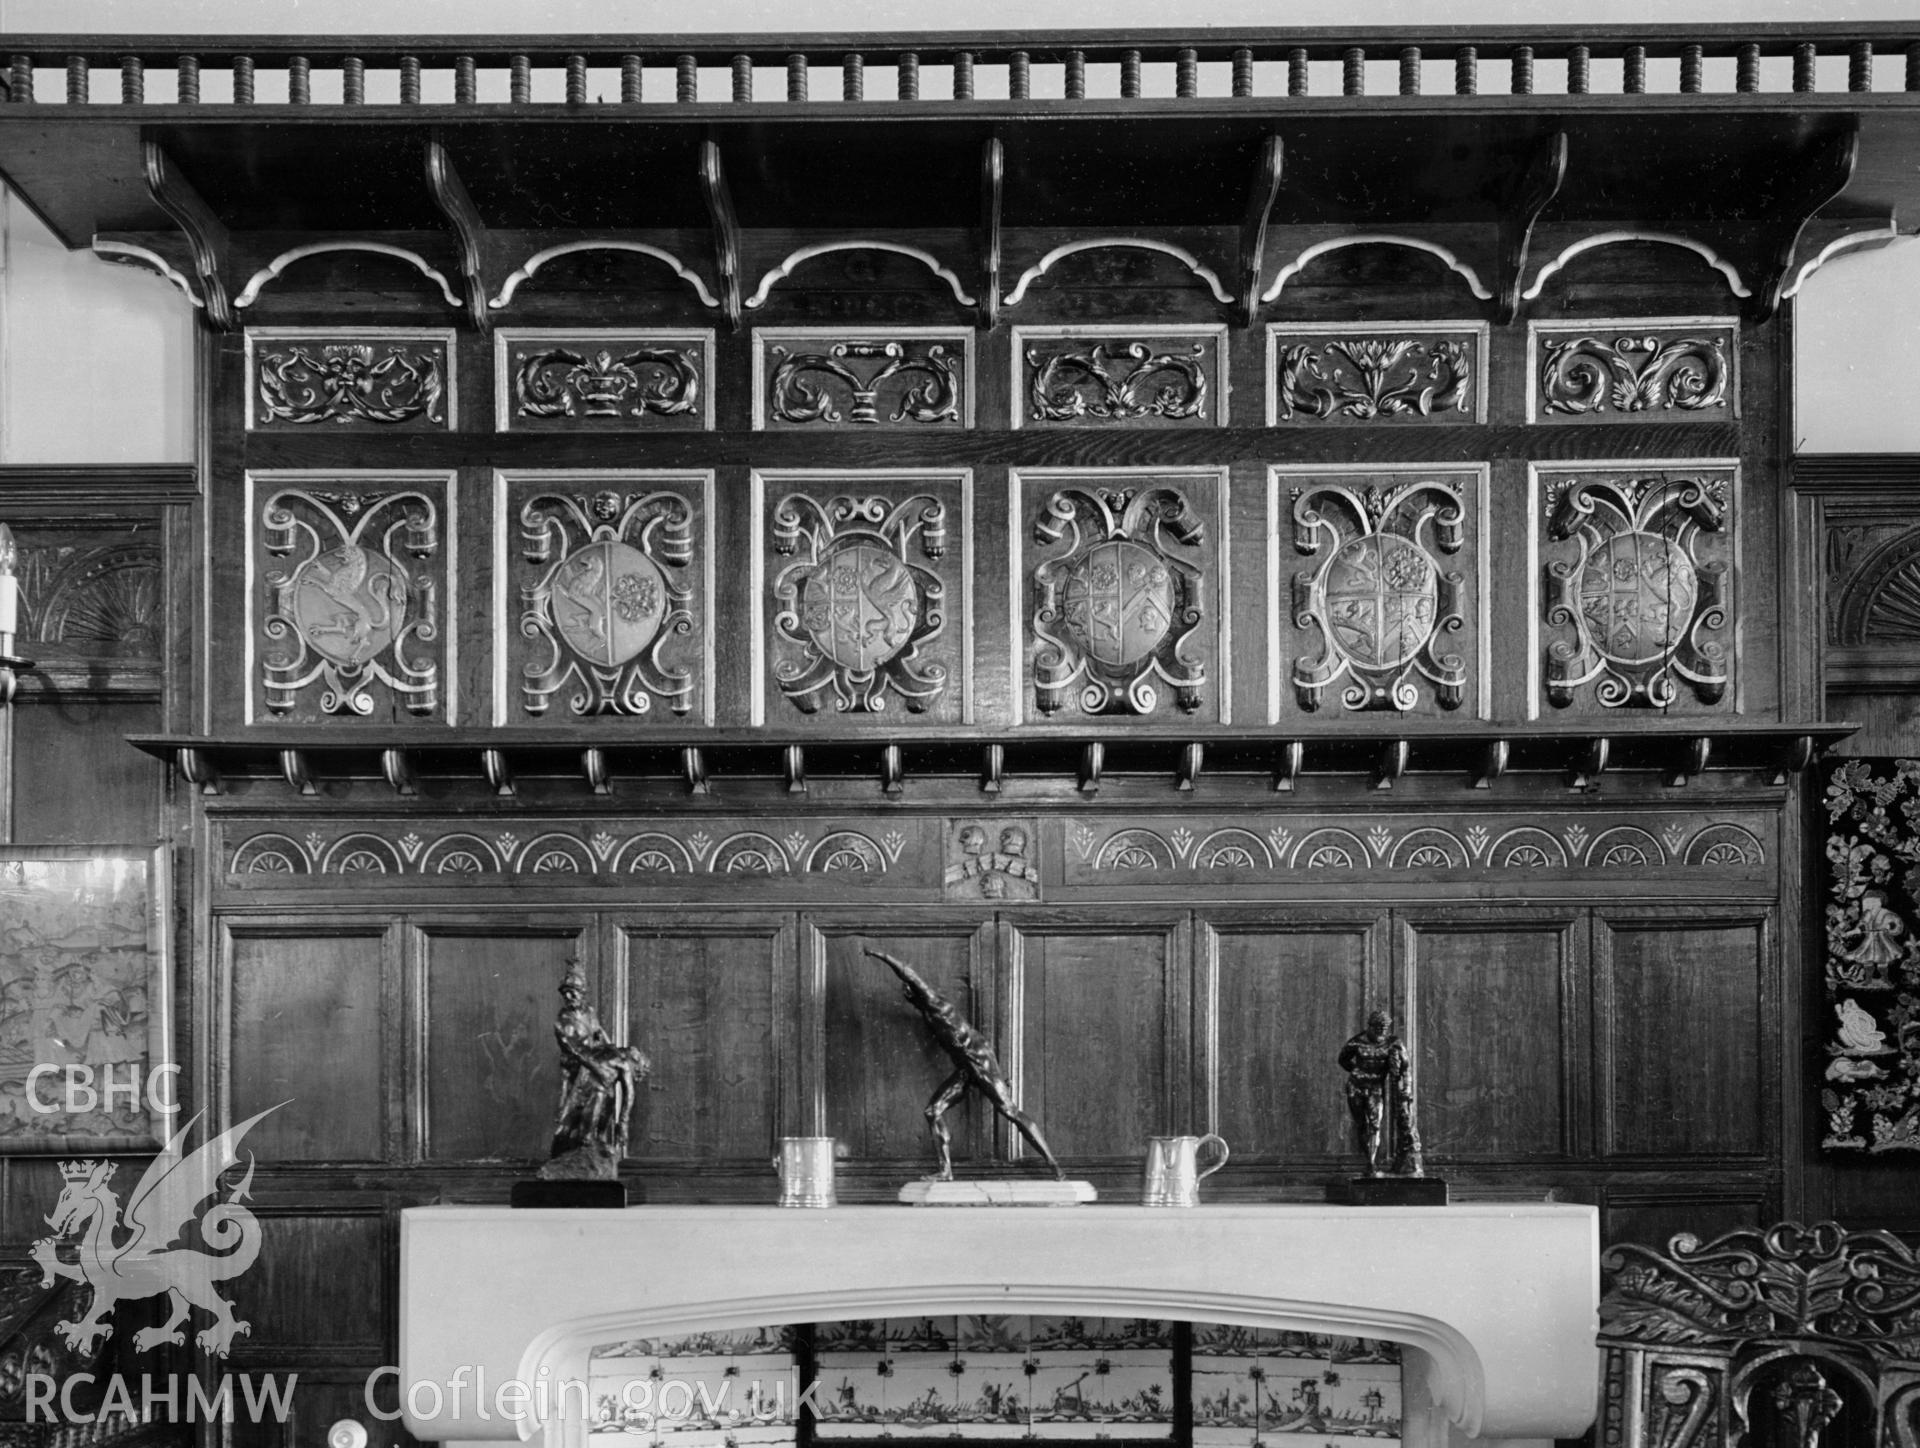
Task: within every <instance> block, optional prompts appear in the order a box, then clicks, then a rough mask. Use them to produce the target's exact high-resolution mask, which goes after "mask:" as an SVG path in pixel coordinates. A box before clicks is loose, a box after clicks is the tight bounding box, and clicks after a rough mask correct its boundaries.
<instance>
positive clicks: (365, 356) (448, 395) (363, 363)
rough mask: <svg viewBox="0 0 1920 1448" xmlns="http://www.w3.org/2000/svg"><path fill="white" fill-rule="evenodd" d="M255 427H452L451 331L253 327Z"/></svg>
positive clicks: (251, 406) (251, 411) (251, 417)
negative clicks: (273, 329)
mask: <svg viewBox="0 0 1920 1448" xmlns="http://www.w3.org/2000/svg"><path fill="white" fill-rule="evenodd" d="M247 370H248V386H249V392H248V406H247V425H248V426H249V427H253V428H272V427H279V426H294V427H305V426H311V425H313V424H316V423H334V424H339V425H342V426H373V427H396V426H413V427H431V428H448V427H451V426H452V414H453V407H452V395H453V377H452V373H453V365H452V340H451V334H449V333H444V332H432V333H425V334H409V333H361V332H357V331H354V330H351V329H343V330H335V331H331V332H307V331H304V330H303V331H291V330H290V331H286V332H250V333H248V335H247Z"/></svg>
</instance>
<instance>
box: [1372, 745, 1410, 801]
mask: <svg viewBox="0 0 1920 1448" xmlns="http://www.w3.org/2000/svg"><path fill="white" fill-rule="evenodd" d="M1412 753H1413V746H1412V744H1411V743H1410V742H1409V741H1408V740H1405V739H1394V740H1390V741H1388V743H1387V744H1386V745H1385V746H1384V747H1383V748H1382V749H1381V750H1380V758H1379V760H1378V762H1376V763H1375V764H1374V766H1373V787H1374V788H1375V789H1392V788H1393V782H1394V781H1395V780H1396V779H1399V778H1401V777H1402V776H1403V775H1405V774H1406V772H1407V760H1408V758H1409V757H1410V756H1411V755H1412Z"/></svg>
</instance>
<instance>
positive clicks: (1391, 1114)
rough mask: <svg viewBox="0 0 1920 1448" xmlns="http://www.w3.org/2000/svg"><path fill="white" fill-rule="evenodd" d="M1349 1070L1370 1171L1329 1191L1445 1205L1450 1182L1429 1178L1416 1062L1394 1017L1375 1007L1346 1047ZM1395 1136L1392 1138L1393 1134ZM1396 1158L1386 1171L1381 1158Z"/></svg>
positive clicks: (1357, 1130)
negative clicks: (1410, 1057) (1396, 1028)
mask: <svg viewBox="0 0 1920 1448" xmlns="http://www.w3.org/2000/svg"><path fill="white" fill-rule="evenodd" d="M1340 1069H1341V1070H1343V1071H1345V1072H1346V1073H1347V1113H1348V1115H1350V1116H1351V1117H1352V1118H1353V1131H1354V1136H1355V1138H1356V1140H1357V1144H1358V1145H1359V1148H1360V1154H1361V1156H1362V1157H1364V1158H1365V1159H1366V1174H1365V1175H1364V1176H1360V1177H1355V1178H1354V1179H1353V1180H1352V1181H1350V1182H1345V1183H1339V1184H1336V1185H1335V1186H1334V1187H1332V1188H1330V1189H1329V1191H1328V1197H1329V1199H1331V1200H1334V1201H1343V1202H1351V1203H1355V1204H1357V1205H1375V1206H1429V1205H1444V1204H1445V1203H1446V1200H1447V1184H1446V1183H1445V1182H1443V1181H1429V1180H1428V1179H1427V1168H1426V1160H1425V1156H1424V1154H1423V1152H1422V1150H1421V1145H1420V1124H1419V1120H1418V1111H1417V1109H1416V1106H1415V1103H1414V1099H1413V1065H1412V1062H1411V1061H1409V1060H1408V1058H1407V1048H1406V1045H1405V1043H1404V1042H1402V1041H1401V1039H1400V1038H1399V1037H1398V1036H1396V1035H1395V1034H1394V1033H1393V1017H1392V1016H1390V1015H1388V1014H1387V1013H1386V1012H1385V1011H1373V1012H1371V1013H1369V1014H1368V1016H1367V1024H1366V1026H1365V1027H1364V1028H1363V1029H1362V1030H1361V1031H1360V1032H1359V1033H1358V1034H1357V1035H1354V1036H1350V1037H1348V1039H1347V1043H1346V1044H1345V1045H1344V1046H1342V1047H1341V1048H1340ZM1389 1137H1391V1140H1389ZM1383 1159H1385V1160H1387V1161H1389V1162H1390V1163H1391V1164H1390V1165H1389V1166H1388V1167H1387V1168H1386V1169H1385V1170H1384V1171H1383V1170H1382V1169H1381V1162H1382V1160H1383Z"/></svg>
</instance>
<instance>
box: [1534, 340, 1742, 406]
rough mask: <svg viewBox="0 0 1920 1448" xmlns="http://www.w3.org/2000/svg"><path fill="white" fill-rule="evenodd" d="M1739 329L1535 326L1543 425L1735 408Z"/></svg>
mask: <svg viewBox="0 0 1920 1448" xmlns="http://www.w3.org/2000/svg"><path fill="white" fill-rule="evenodd" d="M1737 335H1738V333H1737V328H1736V326H1735V325H1734V324H1733V323H1731V322H1719V321H1713V320H1707V321H1705V322H1702V323H1691V322H1683V323H1680V324H1678V325H1675V324H1672V323H1668V324H1664V325H1663V324H1662V323H1661V322H1660V321H1658V320H1648V321H1638V322H1636V321H1604V322H1586V323H1582V324H1581V326H1580V328H1579V329H1578V330H1575V329H1570V328H1568V327H1566V326H1559V327H1556V328H1555V329H1553V330H1552V331H1549V330H1547V329H1546V328H1545V327H1543V326H1539V325H1536V326H1535V327H1534V328H1533V342H1534V348H1535V354H1534V356H1535V360H1534V369H1535V370H1534V379H1533V380H1534V386H1535V388H1536V392H1535V399H1536V409H1537V416H1536V418H1535V420H1536V421H1540V422H1551V421H1555V420H1567V419H1590V420H1594V421H1616V422H1624V421H1629V420H1631V419H1632V416H1633V415H1634V414H1636V413H1648V412H1688V413H1698V412H1716V411H1717V412H1722V413H1731V412H1732V411H1733V382H1734V364H1733V360H1732V357H1733V349H1734V346H1735V343H1736V340H1737Z"/></svg>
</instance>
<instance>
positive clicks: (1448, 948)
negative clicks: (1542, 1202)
mask: <svg viewBox="0 0 1920 1448" xmlns="http://www.w3.org/2000/svg"><path fill="white" fill-rule="evenodd" d="M1578 921H1579V917H1578V916H1577V915H1576V914H1574V913H1573V912H1556V911H1552V910H1543V911H1536V912H1531V913H1529V914H1527V915H1520V914H1517V913H1500V914H1484V913H1481V912H1478V911H1460V912H1457V913H1455V914H1452V915H1450V916H1447V917H1440V918H1436V917H1433V916H1422V915H1419V914H1415V915H1412V916H1410V917H1409V916H1403V917H1401V932H1402V933H1401V949H1402V965H1401V969H1402V972H1403V980H1402V985H1401V989H1400V992H1399V994H1400V999H1401V1000H1402V1002H1403V1005H1402V1012H1403V1013H1404V1016H1405V1018H1406V1019H1408V1020H1409V1021H1410V1022H1411V1039H1410V1040H1409V1045H1410V1047H1411V1048H1412V1052H1413V1060H1414V1072H1415V1079H1416V1081H1417V1083H1418V1090H1419V1100H1420V1112H1421V1121H1420V1130H1421V1135H1422V1137H1423V1139H1424V1144H1425V1146H1426V1149H1427V1152H1428V1154H1429V1155H1430V1156H1433V1157H1438V1158H1442V1159H1454V1160H1459V1159H1462V1158H1467V1159H1472V1158H1507V1159H1512V1158H1516V1157H1518V1158H1541V1157H1558V1156H1564V1155H1568V1154H1571V1153H1572V1152H1573V1151H1575V1150H1576V1146H1575V1140H1574V1132H1573V1130H1572V1128H1573V1125H1574V1123H1575V1122H1576V1121H1577V1120H1578V1114H1579V1113H1578V1107H1577V1101H1576V1099H1575V1098H1576V1091H1577V1087H1576V1084H1575V1083H1577V1082H1578V1081H1579V1080H1580V1078H1581V1077H1582V1075H1584V1072H1585V1059H1586V1051H1585V1049H1584V1041H1583V1032H1582V1031H1581V1029H1580V1026H1581V1022H1580V1020H1579V1017H1578V1015H1577V1014H1576V1013H1577V1011H1578V1009H1579V1008H1578V1005H1577V1002H1578V999H1579V996H1580V994H1581V992H1580V990H1579V981H1580V978H1581V976H1582V975H1583V974H1584V967H1585V959H1584V957H1585V951H1584V949H1583V948H1582V944H1581V942H1580V941H1579V940H1578V938H1577V937H1578V935H1579V933H1580V932H1578V931H1577V930H1576V928H1575V927H1576V924H1577V923H1578ZM1355 1028H1356V1029H1357V1028H1358V1023H1356V1027H1355Z"/></svg>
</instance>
